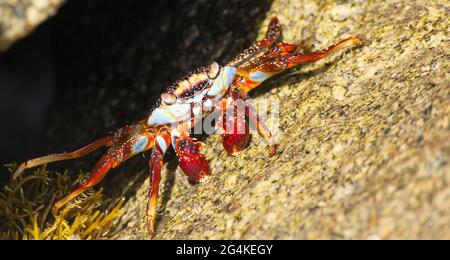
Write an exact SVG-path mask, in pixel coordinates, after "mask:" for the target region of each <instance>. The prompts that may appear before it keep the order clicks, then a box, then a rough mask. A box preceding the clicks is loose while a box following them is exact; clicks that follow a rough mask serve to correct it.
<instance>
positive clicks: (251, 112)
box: [246, 105, 277, 156]
mask: <svg viewBox="0 0 450 260" xmlns="http://www.w3.org/2000/svg"><path fill="white" fill-rule="evenodd" d="M246 112H247V117H248V120H249V121H250V125H256V127H257V129H258V132H259V133H260V134H261V135H262V136H263V137H264V139H266V140H267V142H268V143H269V155H270V156H274V155H275V153H276V151H277V147H276V144H275V140H274V139H273V135H272V133H271V132H270V130H269V128H268V127H267V126H266V124H265V122H264V121H263V120H262V119H261V118H260V117H259V116H258V114H257V113H256V111H255V108H254V107H253V106H251V105H249V108H248V109H247V111H246Z"/></svg>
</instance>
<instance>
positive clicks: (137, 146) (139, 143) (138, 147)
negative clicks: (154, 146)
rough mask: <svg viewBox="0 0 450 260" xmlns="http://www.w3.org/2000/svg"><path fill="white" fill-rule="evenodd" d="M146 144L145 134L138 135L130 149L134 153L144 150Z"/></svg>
mask: <svg viewBox="0 0 450 260" xmlns="http://www.w3.org/2000/svg"><path fill="white" fill-rule="evenodd" d="M147 144H148V137H147V136H140V137H138V138H137V140H135V142H134V144H133V146H132V147H131V151H132V153H134V154H137V153H141V152H143V151H144V150H145V148H146V147H147Z"/></svg>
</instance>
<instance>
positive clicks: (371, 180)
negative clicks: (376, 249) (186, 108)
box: [48, 0, 450, 239]
mask: <svg viewBox="0 0 450 260" xmlns="http://www.w3.org/2000/svg"><path fill="white" fill-rule="evenodd" d="M131 2H133V1H131ZM133 3H134V2H133ZM226 3H229V2H228V1H226ZM154 5H155V6H154V7H155V9H151V10H147V9H145V10H147V11H144V8H142V6H139V5H136V6H133V5H129V6H127V7H126V8H125V7H124V8H123V9H126V10H127V12H119V11H117V10H116V12H117V13H113V14H112V17H113V18H114V19H115V20H117V21H120V22H118V23H117V24H116V23H112V24H110V23H102V22H103V21H105V19H106V18H105V19H103V18H104V17H103V16H102V15H103V14H104V13H101V10H103V9H101V8H100V7H98V6H97V9H96V8H92V9H91V10H88V11H87V14H86V17H87V18H86V19H82V21H84V22H86V23H87V24H97V27H95V26H94V28H92V29H91V30H92V31H93V33H92V34H96V33H97V34H98V35H97V37H95V38H94V40H93V39H92V38H93V37H92V35H87V36H86V35H79V34H78V35H77V36H76V37H82V38H83V39H85V41H84V42H83V43H81V45H80V46H77V47H78V49H81V50H83V51H82V53H81V54H80V55H78V56H77V57H75V56H76V55H73V54H72V55H71V54H70V52H69V53H68V54H67V55H66V56H64V57H62V58H60V60H62V61H68V60H69V58H73V60H71V61H73V62H72V63H70V64H69V63H67V66H68V67H64V69H65V70H68V71H70V72H72V74H69V75H66V76H65V77H62V78H60V82H61V84H62V85H64V86H65V88H63V89H62V90H59V92H60V93H59V95H57V97H58V99H57V103H56V104H55V106H54V110H53V111H54V112H53V113H52V117H51V118H50V122H51V127H50V128H49V131H48V140H52V142H54V143H53V144H52V145H51V147H52V148H53V149H55V147H61V145H63V146H64V147H74V146H75V145H76V144H81V143H83V142H86V141H88V140H90V139H92V138H93V137H95V136H98V135H100V133H101V132H102V130H103V131H104V130H105V129H113V128H114V127H118V126H120V125H121V124H123V123H125V122H131V121H132V120H136V119H139V118H140V116H141V114H142V115H143V113H144V112H145V111H144V110H143V109H144V107H147V109H148V108H149V107H150V105H151V102H150V101H151V100H154V98H155V97H157V93H159V91H160V90H161V86H163V85H164V83H166V82H169V81H170V79H172V80H173V79H176V77H177V76H179V75H181V74H182V72H183V71H187V70H189V69H192V68H194V67H195V66H198V65H201V64H204V63H208V62H210V61H212V60H219V61H221V62H223V61H226V60H227V59H229V58H230V57H232V56H233V55H235V54H236V53H237V52H238V50H239V48H240V49H243V48H244V47H245V45H248V44H250V42H251V41H253V40H255V38H254V34H252V30H253V33H256V32H258V30H259V38H260V37H261V36H262V35H263V33H264V31H265V27H266V25H267V24H268V21H269V19H270V17H272V16H278V17H279V18H280V21H281V23H282V24H283V25H284V26H283V28H284V35H285V40H286V41H289V42H297V41H300V40H302V39H305V38H306V39H309V40H308V41H307V43H308V45H309V48H310V49H321V48H323V47H325V46H328V45H329V44H331V43H333V42H336V41H338V40H340V39H344V38H345V37H348V36H351V35H355V34H361V35H364V36H365V38H366V39H367V40H366V43H365V45H364V46H363V47H361V48H358V49H354V50H353V51H351V52H346V53H345V55H337V56H336V55H335V56H333V57H330V58H327V59H326V60H324V61H321V62H318V63H316V64H312V65H307V66H303V67H302V68H300V69H299V70H296V71H291V73H289V74H284V75H281V76H280V77H277V78H275V79H273V80H271V81H270V82H268V83H267V84H264V86H262V87H261V88H260V89H259V90H257V91H255V92H253V93H252V96H253V97H254V98H255V100H261V99H264V98H276V99H278V100H279V102H280V107H279V109H280V125H279V129H280V133H279V136H278V140H279V151H278V154H277V155H276V156H275V157H272V158H269V157H268V153H267V150H266V147H265V145H264V143H263V142H261V138H260V137H259V136H257V135H255V136H253V138H252V139H253V140H252V144H251V145H250V146H249V147H248V149H247V150H246V151H244V152H243V153H241V154H239V155H238V156H236V157H230V156H227V155H226V153H225V152H224V150H223V149H222V147H221V144H220V140H219V139H220V138H219V137H218V136H210V137H208V138H206V139H205V140H204V142H205V143H206V144H207V145H206V146H205V149H204V151H205V153H206V156H207V158H209V159H210V165H211V170H212V173H213V175H212V176H211V177H210V178H209V179H208V181H207V182H205V183H202V184H199V185H191V184H190V183H188V181H187V180H186V178H185V177H184V176H183V174H182V173H181V171H180V170H179V169H176V164H174V159H175V158H173V156H172V157H171V156H169V158H168V159H169V160H170V161H171V162H170V163H168V164H167V165H166V167H165V168H164V172H163V176H164V178H163V180H162V183H163V185H161V189H160V192H161V194H162V199H161V203H160V207H159V212H160V214H161V216H160V219H159V222H158V226H157V232H156V236H155V238H156V239H212V238H214V239H291V238H293V239H327V238H332V239H344V238H345V239H348V238H350V239H367V238H370V239H377V238H381V239H395V238H423V239H428V238H447V239H449V238H450V233H449V232H450V217H449V216H450V186H449V182H450V164H449V161H450V88H449V58H450V53H449V42H448V39H449V38H448V37H449V33H448V28H449V18H448V17H450V16H449V8H450V6H449V5H448V3H445V2H443V1H419V0H417V1H410V0H390V1H354V2H353V1H318V0H315V1H314V0H303V1H302V0H290V1H288V0H278V1H274V2H273V3H272V5H271V6H270V9H269V10H268V11H267V9H268V5H266V4H261V2H260V1H257V2H254V3H250V2H248V4H247V5H245V6H242V4H234V3H233V4H221V2H215V3H214V4H210V3H209V4H206V3H205V2H203V1H197V2H195V3H193V4H191V3H187V2H184V1H181V2H180V6H181V7H180V10H178V11H177V9H176V10H169V9H170V8H171V7H170V8H169V7H168V4H165V3H164V2H161V3H159V2H157V3H155V4H154ZM252 5H253V6H254V7H255V8H249V7H250V6H252ZM132 7H134V8H132ZM127 8H128V9H127ZM111 9H112V10H115V9H114V8H113V7H111ZM155 10H157V11H155ZM249 10H253V11H252V12H250V11H249ZM108 11H110V10H108ZM131 11H135V12H134V13H131ZM266 11H267V13H266V14H265V18H264V20H263V21H262V22H261V18H263V17H264V13H265V12H266ZM148 12H150V13H151V14H152V15H150V16H151V17H153V19H147V20H145V19H143V18H144V17H149V15H148ZM93 14H96V15H93ZM110 15H111V14H110ZM129 16H132V17H133V19H128V18H129ZM69 17H70V16H69ZM211 17H213V18H214V19H213V18H211ZM120 18H122V19H121V20H120ZM89 19H92V20H89ZM131 20H132V21H137V22H130V21H131ZM95 22H98V23H95ZM149 23H150V24H149ZM219 25H220V26H219ZM255 25H256V26H257V28H255ZM105 26H106V29H102V30H100V29H99V28H104V27H105ZM107 26H111V27H112V28H114V29H115V30H116V31H117V36H111V35H110V34H108V33H107V32H109V31H110V30H108V29H110V28H108V27H107ZM258 28H259V29H258ZM127 31H129V32H130V33H128V34H127V35H126V37H121V34H120V33H124V32H127ZM70 33H71V32H70V31H69V32H67V34H70ZM105 35H106V36H110V37H109V38H108V37H106V36H105ZM89 36H91V37H89ZM65 37H70V35H69V36H67V35H66V36H65ZM105 37H106V40H102V39H105ZM63 39H64V40H65V42H70V41H67V38H63ZM95 40H97V41H95ZM89 41H91V42H89ZM98 41H100V42H98ZM73 44H74V45H76V44H80V43H79V41H78V42H76V43H73ZM99 46H100V47H101V48H100V47H99ZM86 47H89V48H91V49H89V48H86ZM69 49H70V48H69ZM100 50H101V51H100ZM81 61H83V64H84V65H83V66H82V67H80V68H78V67H77V66H80V65H81V64H82V63H81ZM81 87H83V88H81ZM78 88H80V89H78ZM151 96H152V97H153V98H150V97H151ZM149 100H150V101H149ZM61 111H62V112H61ZM271 123H272V122H271V121H270V120H269V127H270V128H271V127H273V124H271ZM67 140H70V142H67ZM64 141H65V142H64ZM55 144H58V145H59V146H57V145H55ZM138 161H139V162H138ZM142 161H144V160H143V159H142V157H141V156H138V157H137V158H135V159H133V160H130V162H127V163H126V165H125V166H123V167H120V168H119V169H117V170H115V172H114V174H110V175H109V176H113V175H118V176H115V177H110V178H109V179H108V178H107V180H106V183H107V184H104V186H105V190H108V188H110V190H117V189H112V188H111V187H117V186H119V189H124V190H126V191H124V192H123V194H128V195H127V196H129V197H130V199H129V200H128V201H127V203H126V205H125V209H126V210H125V212H124V215H123V217H122V218H121V219H120V220H119V223H118V227H117V228H116V230H115V231H118V232H116V235H115V236H114V238H120V239H136V238H141V239H145V238H148V236H147V233H146V228H145V206H146V199H147V198H146V197H147V192H148V180H145V181H142V180H143V178H144V177H145V172H146V170H145V164H144V163H143V162H142ZM136 179H137V180H136ZM131 180H133V181H131ZM123 183H127V185H125V184H123ZM119 184H121V186H120V185H119ZM128 184H129V185H128ZM118 194H120V193H117V192H116V194H112V196H114V195H115V196H118ZM130 194H131V195H130Z"/></svg>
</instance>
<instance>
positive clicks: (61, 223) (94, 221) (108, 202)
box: [0, 164, 124, 240]
mask: <svg viewBox="0 0 450 260" xmlns="http://www.w3.org/2000/svg"><path fill="white" fill-rule="evenodd" d="M6 166H7V167H8V169H9V171H10V172H12V171H13V169H15V168H16V167H17V165H16V164H10V165H6ZM85 176H86V174H84V173H82V172H81V173H80V174H79V176H78V178H77V179H76V180H73V179H72V178H71V177H70V175H69V174H68V171H67V170H66V171H64V172H63V173H58V172H51V171H49V170H47V169H46V166H42V167H39V168H37V169H36V170H35V171H34V172H33V173H28V174H23V175H21V176H19V177H18V178H17V179H16V180H10V182H9V184H7V185H5V186H4V187H3V188H2V190H1V191H0V223H1V224H0V239H3V240H6V239H17V240H18V239H23V240H68V239H71V240H73V239H88V240H90V239H108V238H109V237H110V236H112V234H111V232H110V228H111V226H112V225H114V220H116V219H117V217H118V216H120V214H121V209H122V205H123V202H124V200H123V199H118V200H113V199H104V197H103V195H102V189H100V190H98V191H93V190H89V191H86V192H85V193H83V194H81V195H80V196H78V197H77V198H76V199H75V200H74V201H72V202H71V203H69V204H68V205H66V206H65V207H64V208H62V209H61V210H59V211H54V210H52V206H53V204H54V202H55V201H56V200H57V199H58V198H61V197H62V196H64V195H65V194H67V193H68V192H69V191H70V190H71V189H72V187H74V185H76V184H77V183H79V182H80V181H81V180H82V179H84V178H85Z"/></svg>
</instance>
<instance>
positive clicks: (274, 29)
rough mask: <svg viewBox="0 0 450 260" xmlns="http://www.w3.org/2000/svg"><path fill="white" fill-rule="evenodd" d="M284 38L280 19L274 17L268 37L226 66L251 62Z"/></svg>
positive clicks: (268, 30)
mask: <svg viewBox="0 0 450 260" xmlns="http://www.w3.org/2000/svg"><path fill="white" fill-rule="evenodd" d="M281 36H282V33H281V27H280V25H279V24H278V18H276V17H274V18H272V20H270V23H269V26H268V28H267V32H266V36H265V37H264V39H262V40H261V41H258V42H255V43H254V44H253V45H252V46H250V47H248V48H247V49H245V50H244V51H243V52H241V53H240V54H239V55H238V56H236V57H235V58H233V59H232V60H231V61H229V62H228V63H227V64H226V65H227V66H233V67H237V66H239V65H241V64H243V63H244V62H246V61H248V60H250V59H251V58H252V57H254V56H255V55H257V54H258V53H261V52H263V51H264V50H266V49H267V48H269V47H270V46H272V44H273V43H274V42H276V41H277V40H279V39H280V38H281Z"/></svg>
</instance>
